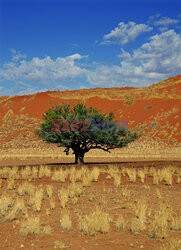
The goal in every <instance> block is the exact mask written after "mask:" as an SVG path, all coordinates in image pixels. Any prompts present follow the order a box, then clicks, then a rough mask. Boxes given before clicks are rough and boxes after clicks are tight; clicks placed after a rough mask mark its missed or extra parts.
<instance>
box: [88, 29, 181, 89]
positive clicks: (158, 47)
mask: <svg viewBox="0 0 181 250" xmlns="http://www.w3.org/2000/svg"><path fill="white" fill-rule="evenodd" d="M119 57H120V58H121V63H120V64H121V65H120V66H117V65H113V66H111V67H108V66H103V65H102V66H98V67H96V69H95V71H93V72H89V74H88V76H87V80H88V82H90V83H91V84H92V85H96V86H99V85H101V86H121V85H122V84H123V83H125V84H127V85H133V86H144V85H145V84H151V83H154V82H158V81H159V80H163V79H165V78H167V77H170V76H173V75H177V74H180V72H181V35H180V34H177V33H176V32H175V31H174V30H169V31H166V32H162V33H161V34H156V35H154V36H151V37H150V41H149V42H147V43H144V44H143V45H142V46H141V47H140V48H138V49H136V50H134V51H133V53H132V54H131V53H129V52H127V51H125V50H123V49H122V53H121V55H119Z"/></svg>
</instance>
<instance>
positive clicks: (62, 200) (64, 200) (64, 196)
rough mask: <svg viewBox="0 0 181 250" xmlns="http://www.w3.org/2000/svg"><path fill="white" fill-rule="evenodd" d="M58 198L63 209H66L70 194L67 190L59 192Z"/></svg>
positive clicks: (63, 189)
mask: <svg viewBox="0 0 181 250" xmlns="http://www.w3.org/2000/svg"><path fill="white" fill-rule="evenodd" d="M58 198H59V200H60V204H61V207H62V208H65V206H66V203H67V201H68V192H67V190H66V189H65V188H62V189H59V190H58Z"/></svg>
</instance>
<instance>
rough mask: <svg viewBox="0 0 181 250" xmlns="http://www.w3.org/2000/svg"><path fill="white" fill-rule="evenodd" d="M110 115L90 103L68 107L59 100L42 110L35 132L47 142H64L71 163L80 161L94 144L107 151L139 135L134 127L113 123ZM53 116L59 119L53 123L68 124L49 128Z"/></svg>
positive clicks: (62, 143)
mask: <svg viewBox="0 0 181 250" xmlns="http://www.w3.org/2000/svg"><path fill="white" fill-rule="evenodd" d="M113 118H114V114H113V113H112V112H111V113H109V114H108V115H106V114H103V113H100V112H99V111H97V110H96V109H94V108H93V107H89V108H87V107H86V106H85V105H84V104H82V103H78V104H77V105H75V106H74V107H72V108H70V105H68V104H66V103H63V104H62V105H55V107H52V108H50V109H49V110H48V111H47V112H46V113H45V114H43V122H42V123H41V124H40V129H39V130H37V131H36V134H37V135H39V136H40V137H41V138H42V139H43V140H45V141H47V142H51V143H58V144H59V146H64V147H65V151H64V152H66V154H67V155H68V154H69V150H70V149H72V150H73V153H74V154H75V163H81V162H83V159H84V154H85V153H87V152H88V151H89V150H91V149H96V148H98V149H102V150H104V151H108V152H110V149H114V148H121V147H124V146H126V145H127V144H128V143H130V142H132V141H134V140H136V139H137V138H138V137H139V136H140V135H138V134H137V133H136V132H134V131H129V130H127V129H125V128H123V127H120V126H117V125H116V122H115V121H113ZM54 119H60V120H61V122H60V120H59V122H58V123H57V127H59V128H61V129H62V128H63V126H64V125H63V122H64V123H66V124H68V126H67V127H66V128H65V127H64V128H65V130H64V131H52V126H54V124H53V121H55V120H54ZM75 121H76V124H74V122H75ZM85 122H87V123H85ZM82 123H84V124H82Z"/></svg>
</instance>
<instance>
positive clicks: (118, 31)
mask: <svg viewBox="0 0 181 250" xmlns="http://www.w3.org/2000/svg"><path fill="white" fill-rule="evenodd" d="M151 30H152V27H149V26H148V25H146V24H136V23H135V22H128V24H126V23H124V22H120V23H119V24H118V27H116V28H115V29H114V30H112V31H111V32H110V33H108V34H107V35H104V37H103V40H104V41H103V42H102V43H101V44H109V43H119V44H122V45H124V44H126V43H129V42H131V41H133V40H135V38H136V37H138V36H139V35H140V34H141V33H143V32H148V31H151Z"/></svg>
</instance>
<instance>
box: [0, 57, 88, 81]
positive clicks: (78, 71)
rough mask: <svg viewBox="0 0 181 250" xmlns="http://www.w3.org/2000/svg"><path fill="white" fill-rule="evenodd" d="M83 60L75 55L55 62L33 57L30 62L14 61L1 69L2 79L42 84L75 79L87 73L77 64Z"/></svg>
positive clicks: (60, 58)
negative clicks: (77, 61)
mask: <svg viewBox="0 0 181 250" xmlns="http://www.w3.org/2000/svg"><path fill="white" fill-rule="evenodd" d="M82 58H83V56H81V55H79V54H73V55H71V56H67V57H57V58H56V59H55V60H53V59H51V57H50V56H47V57H45V58H43V59H41V58H38V57H33V58H32V60H30V61H27V60H20V61H18V60H16V61H14V60H12V61H11V62H9V63H6V64H4V65H3V68H1V69H0V79H3V80H21V81H22V80H25V81H30V82H41V83H49V82H52V81H55V82H56V81H58V80H68V79H74V78H76V77H80V76H82V75H84V74H85V73H86V69H84V68H81V67H79V66H77V65H76V62H75V61H76V60H81V59H82Z"/></svg>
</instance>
